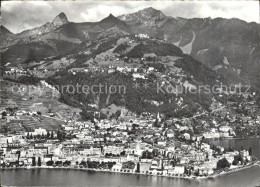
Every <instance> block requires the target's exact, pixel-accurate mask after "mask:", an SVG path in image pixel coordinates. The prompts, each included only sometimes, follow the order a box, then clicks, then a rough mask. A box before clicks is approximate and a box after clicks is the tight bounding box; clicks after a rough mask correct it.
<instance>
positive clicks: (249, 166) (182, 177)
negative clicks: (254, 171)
mask: <svg viewBox="0 0 260 187" xmlns="http://www.w3.org/2000/svg"><path fill="white" fill-rule="evenodd" d="M255 166H259V167H260V161H257V162H255V163H252V164H250V165H246V166H241V167H237V168H233V169H230V170H229V171H227V172H226V171H221V172H220V173H217V174H212V175H209V176H171V175H156V174H147V173H137V172H134V173H133V172H122V171H120V172H117V171H112V170H110V169H106V170H104V169H92V168H79V167H77V168H75V167H53V166H35V167H30V168H28V167H12V168H0V170H16V169H28V170H30V169H63V170H80V171H93V172H108V173H119V174H132V175H146V176H157V177H169V178H176V179H189V180H194V179H195V180H196V179H198V180H201V179H210V178H217V177H219V176H222V175H225V174H230V173H234V172H238V171H241V170H244V169H249V168H251V167H255Z"/></svg>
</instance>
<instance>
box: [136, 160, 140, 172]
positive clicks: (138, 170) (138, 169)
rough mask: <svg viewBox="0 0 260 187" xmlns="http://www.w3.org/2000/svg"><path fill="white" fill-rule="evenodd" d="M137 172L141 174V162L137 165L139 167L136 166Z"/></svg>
mask: <svg viewBox="0 0 260 187" xmlns="http://www.w3.org/2000/svg"><path fill="white" fill-rule="evenodd" d="M136 172H137V173H140V163H139V162H138V163H137V166H136Z"/></svg>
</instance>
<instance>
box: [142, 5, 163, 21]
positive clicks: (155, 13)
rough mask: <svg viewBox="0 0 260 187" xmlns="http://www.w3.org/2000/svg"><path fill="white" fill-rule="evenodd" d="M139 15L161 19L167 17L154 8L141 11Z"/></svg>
mask: <svg viewBox="0 0 260 187" xmlns="http://www.w3.org/2000/svg"><path fill="white" fill-rule="evenodd" d="M138 13H139V14H141V16H142V15H147V16H149V17H154V18H160V19H162V18H164V17H166V16H165V15H164V14H163V13H162V12H161V11H160V10H156V9H154V8H153V7H148V8H145V9H143V10H139V11H138Z"/></svg>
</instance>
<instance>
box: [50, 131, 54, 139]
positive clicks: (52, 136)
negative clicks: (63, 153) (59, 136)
mask: <svg viewBox="0 0 260 187" xmlns="http://www.w3.org/2000/svg"><path fill="white" fill-rule="evenodd" d="M53 138H54V135H53V131H51V139H53Z"/></svg>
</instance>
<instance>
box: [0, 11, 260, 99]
mask: <svg viewBox="0 0 260 187" xmlns="http://www.w3.org/2000/svg"><path fill="white" fill-rule="evenodd" d="M139 34H143V35H144V36H145V37H146V36H147V39H146V40H145V41H143V40H137V39H136V38H135V39H133V36H135V35H139ZM129 38H132V39H131V40H130V39H129ZM124 41H127V42H132V43H131V45H130V44H129V43H127V42H124ZM133 44H134V45H133ZM259 44H260V25H259V24H257V23H254V22H252V23H247V22H245V21H243V20H239V19H236V18H233V19H224V18H215V19H211V18H193V19H186V18H180V17H177V18H174V17H170V16H166V15H165V14H164V13H163V12H161V11H159V10H156V9H154V8H152V7H150V8H146V9H143V10H140V11H138V12H135V13H132V14H125V15H121V16H118V17H115V16H113V15H112V14H110V15H109V16H108V17H106V18H104V19H102V20H101V21H98V22H84V23H74V22H70V21H69V20H68V18H67V16H66V15H65V14H64V13H60V14H59V15H57V16H56V17H55V18H54V19H53V20H52V21H51V22H47V23H46V24H44V25H42V26H40V27H37V28H34V29H31V30H26V31H23V32H21V33H17V34H14V33H11V32H10V31H9V30H8V29H6V28H5V27H4V26H1V41H0V51H1V56H2V63H1V64H2V67H1V68H2V69H6V68H8V67H22V68H36V69H37V68H45V69H48V68H53V67H55V66H54V64H55V63H56V61H55V60H61V59H64V58H67V59H70V60H68V62H66V63H64V62H63V63H62V66H60V68H61V69H63V70H64V72H65V73H64V72H63V74H62V73H61V74H60V75H59V76H60V77H62V78H61V80H63V81H65V82H68V81H69V80H68V77H70V78H71V76H69V75H66V72H67V71H68V69H71V68H83V67H87V65H86V63H87V62H89V61H90V60H91V59H97V57H99V56H102V55H103V54H104V53H105V54H106V56H110V57H111V58H112V57H114V56H118V57H120V58H124V59H126V58H127V59H135V58H142V57H144V56H145V55H147V54H155V55H156V56H157V57H158V58H159V59H160V60H161V61H164V59H165V57H167V56H174V57H176V59H178V60H175V65H176V67H177V68H181V69H182V70H183V71H184V74H186V75H188V76H189V77H194V78H195V82H197V83H198V84H214V83H216V81H217V80H218V81H220V80H221V81H224V82H227V83H229V84H237V83H242V84H250V85H251V86H252V87H253V88H254V90H256V91H257V92H258V93H259V88H260V75H259V72H260V45H259ZM54 62H55V63H54ZM93 63H94V62H93ZM95 63H96V62H95ZM127 63H128V64H129V63H131V61H130V62H129V61H128V62H127ZM97 65H98V63H97ZM112 65H113V63H112ZM115 66H116V65H115ZM176 67H175V68H176ZM53 76H54V75H53V74H50V75H49V76H47V77H46V78H48V77H51V79H52V81H53V80H54V79H53ZM55 76H56V74H55ZM40 78H42V77H40ZM112 79H114V78H112ZM54 82H55V81H54ZM61 82H62V81H61ZM60 84H61V83H60ZM62 84H63V83H62ZM66 97H68V96H66ZM119 98H121V96H119ZM73 99H74V100H75V98H73ZM121 99H123V98H121ZM128 99H129V102H130V100H131V99H130V98H128ZM189 99H190V100H192V99H191V98H189ZM200 99H201V98H200ZM66 100H68V99H66ZM104 100H105V99H104ZM197 100H198V98H197ZM163 101H164V102H165V100H163ZM129 102H128V103H129ZM104 103H106V104H107V102H104ZM200 104H202V103H200Z"/></svg>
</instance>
